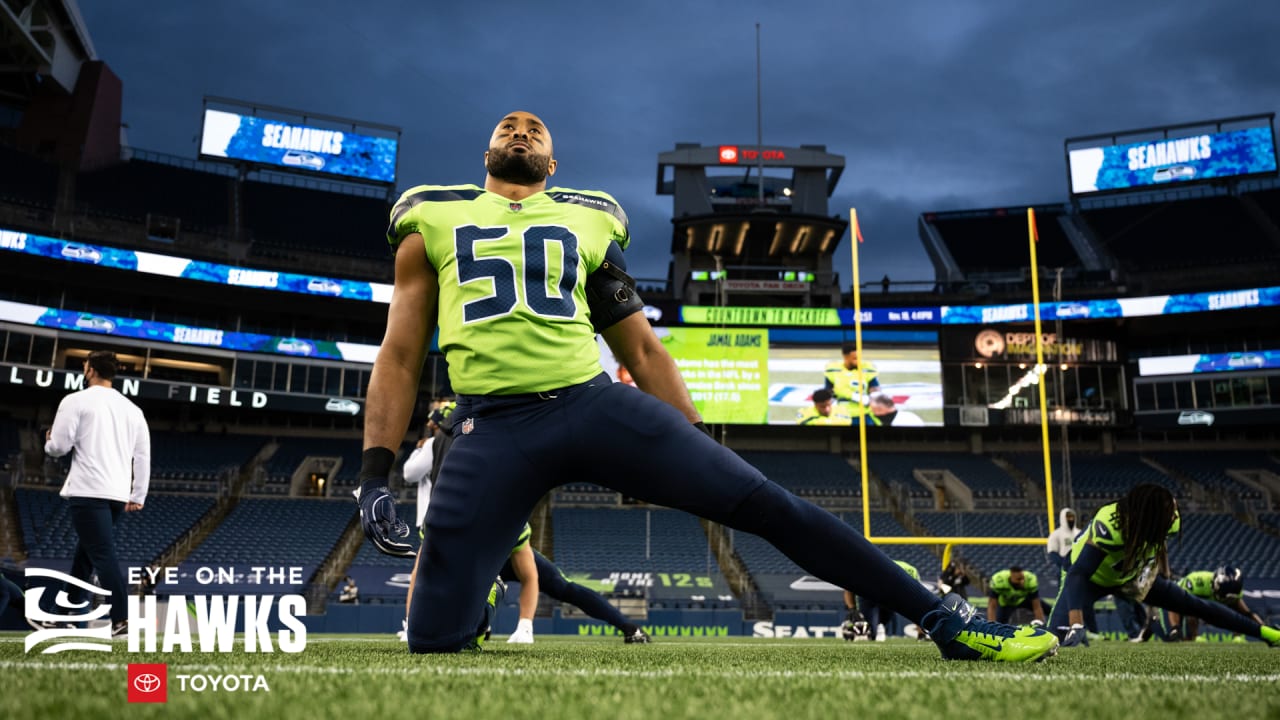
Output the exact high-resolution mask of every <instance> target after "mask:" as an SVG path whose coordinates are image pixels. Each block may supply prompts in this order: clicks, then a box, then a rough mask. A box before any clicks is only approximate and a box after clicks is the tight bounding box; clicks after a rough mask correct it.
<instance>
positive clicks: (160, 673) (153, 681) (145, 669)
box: [128, 663, 169, 703]
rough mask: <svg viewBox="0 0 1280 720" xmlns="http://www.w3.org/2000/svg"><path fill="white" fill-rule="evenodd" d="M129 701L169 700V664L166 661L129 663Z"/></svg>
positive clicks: (155, 701) (159, 701) (150, 701)
mask: <svg viewBox="0 0 1280 720" xmlns="http://www.w3.org/2000/svg"><path fill="white" fill-rule="evenodd" d="M128 690H129V702H131V703H162V702H169V666H168V665H166V664H164V663H129V685H128Z"/></svg>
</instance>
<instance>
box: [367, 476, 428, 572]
mask: <svg viewBox="0 0 1280 720" xmlns="http://www.w3.org/2000/svg"><path fill="white" fill-rule="evenodd" d="M353 494H354V495H355V496H356V502H358V503H360V525H361V527H363V528H364V536H365V537H367V538H369V540H370V541H371V542H372V543H373V544H374V546H375V547H377V548H378V550H379V551H380V552H382V553H383V554H385V555H394V556H396V557H414V556H415V555H417V554H418V553H417V551H415V550H414V549H413V546H412V545H410V544H409V543H406V542H400V541H399V540H396V539H395V538H403V537H408V536H409V525H408V524H407V523H405V521H403V520H401V519H400V518H399V517H397V516H396V499H395V496H393V495H392V494H391V491H390V490H389V489H387V480H386V478H372V479H370V480H367V481H366V482H365V483H364V484H363V485H361V486H360V488H359V489H357V490H356V491H355V492H354V493H353Z"/></svg>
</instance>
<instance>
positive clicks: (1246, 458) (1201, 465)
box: [1150, 451, 1270, 499]
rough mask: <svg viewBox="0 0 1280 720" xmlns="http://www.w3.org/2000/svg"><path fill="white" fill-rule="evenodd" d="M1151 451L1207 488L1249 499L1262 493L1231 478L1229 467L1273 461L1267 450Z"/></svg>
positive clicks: (1252, 466) (1261, 465)
mask: <svg viewBox="0 0 1280 720" xmlns="http://www.w3.org/2000/svg"><path fill="white" fill-rule="evenodd" d="M1150 455H1151V457H1152V458H1153V459H1154V460H1156V461H1157V462H1159V463H1161V464H1163V465H1165V466H1166V467H1169V468H1171V469H1174V470H1178V471H1180V472H1182V473H1184V474H1186V475H1187V476H1189V477H1190V478H1192V479H1193V480H1195V481H1196V482H1197V483H1199V484H1200V485H1203V486H1204V487H1206V488H1209V489H1211V490H1214V491H1216V492H1220V493H1224V494H1227V495H1231V496H1235V497H1241V498H1247V499H1261V498H1262V496H1263V493H1262V491H1261V490H1259V489H1257V488H1255V487H1252V486H1250V485H1246V484H1244V483H1242V482H1240V481H1238V480H1236V479H1234V478H1232V477H1231V476H1229V475H1227V473H1226V471H1227V470H1247V469H1257V468H1266V467H1268V466H1269V465H1270V462H1269V460H1268V459H1267V457H1266V455H1265V453H1260V452H1221V451H1215V452H1212V453H1197V452H1160V453H1150Z"/></svg>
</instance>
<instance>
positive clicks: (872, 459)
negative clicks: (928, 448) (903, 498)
mask: <svg viewBox="0 0 1280 720" xmlns="http://www.w3.org/2000/svg"><path fill="white" fill-rule="evenodd" d="M919 457H920V455H919V454H917V453H890V452H882V453H875V454H873V455H869V456H868V457H867V469H868V470H870V471H871V473H872V474H874V475H875V476H876V477H878V478H880V480H881V481H883V482H884V484H885V485H888V486H889V488H890V489H895V488H897V489H900V490H901V491H904V492H906V493H907V494H908V495H910V496H911V497H912V498H932V497H933V491H931V490H930V489H929V488H927V487H925V486H924V485H921V484H920V483H919V482H917V481H916V479H915V474H914V471H915V470H916V469H917V468H920V467H921V465H920V464H919V463H918V462H917V460H918V459H919Z"/></svg>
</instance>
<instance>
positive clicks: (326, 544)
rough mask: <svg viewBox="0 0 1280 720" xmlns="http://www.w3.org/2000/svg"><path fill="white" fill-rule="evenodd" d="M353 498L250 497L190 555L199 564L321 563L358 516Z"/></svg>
mask: <svg viewBox="0 0 1280 720" xmlns="http://www.w3.org/2000/svg"><path fill="white" fill-rule="evenodd" d="M355 513H356V504H355V503H353V502H350V501H349V500H319V499H311V498H306V499H297V498H294V499H276V498H247V499H244V500H241V501H240V503H239V505H237V506H236V508H235V510H232V511H231V514H230V515H228V516H227V518H226V519H225V520H223V521H222V524H220V525H219V526H218V527H217V529H215V530H214V531H213V532H212V533H211V534H210V535H209V536H208V537H207V538H205V540H204V542H202V543H200V545H199V546H198V547H196V549H195V550H194V551H193V552H192V553H191V555H190V556H189V557H188V558H187V559H188V560H189V561H191V562H197V563H256V564H259V565H270V564H273V563H274V564H277V565H319V564H320V563H321V562H322V561H323V560H324V559H325V557H327V556H328V555H329V553H330V552H331V551H332V550H333V547H334V545H335V544H337V542H338V539H339V538H340V537H341V536H342V533H343V531H344V530H345V529H346V527H347V524H348V523H350V522H351V520H352V519H353V518H354V517H355Z"/></svg>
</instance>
